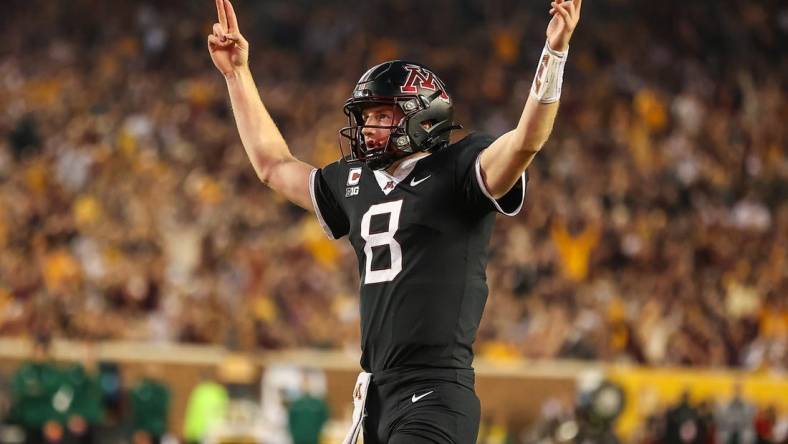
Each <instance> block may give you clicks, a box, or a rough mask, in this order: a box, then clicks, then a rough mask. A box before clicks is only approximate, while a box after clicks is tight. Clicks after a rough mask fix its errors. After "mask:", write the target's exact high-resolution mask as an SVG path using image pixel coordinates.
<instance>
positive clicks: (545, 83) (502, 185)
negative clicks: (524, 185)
mask: <svg viewBox="0 0 788 444" xmlns="http://www.w3.org/2000/svg"><path fill="white" fill-rule="evenodd" d="M582 4H583V0H566V1H563V0H557V2H552V3H550V6H551V9H550V14H551V15H552V16H553V18H552V19H551V20H550V23H549V24H548V25H547V42H546V44H545V48H544V50H543V51H542V56H541V57H540V59H539V65H538V66H537V71H536V75H535V77H534V82H533V85H532V86H531V93H530V94H529V96H528V100H527V101H526V102H525V109H523V114H522V115H521V116H520V121H519V122H518V124H517V128H515V129H513V130H511V131H509V132H508V133H506V134H504V135H502V136H501V137H499V138H498V139H497V140H496V141H495V142H493V143H492V144H491V145H490V147H489V148H487V149H486V150H484V151H483V152H482V154H481V160H480V163H481V171H482V176H483V178H484V182H485V184H486V185H487V190H488V191H489V192H490V194H491V195H492V196H493V197H495V198H499V197H501V196H503V195H504V194H506V192H507V191H509V189H511V188H512V186H513V185H514V184H515V182H516V181H517V180H518V179H519V178H520V175H522V173H523V171H525V169H526V168H527V167H528V165H529V164H530V163H531V161H532V160H533V158H534V156H535V155H536V153H538V152H539V150H540V149H541V148H542V145H544V143H545V142H546V141H547V138H548V137H549V136H550V132H551V131H552V129H553V122H554V121H555V115H556V113H557V112H558V100H559V98H560V96H561V82H562V80H563V74H564V72H563V71H564V63H565V62H566V56H567V53H568V50H569V40H570V39H571V37H572V32H573V31H574V30H575V27H576V26H577V23H578V21H579V20H580V8H581V6H582Z"/></svg>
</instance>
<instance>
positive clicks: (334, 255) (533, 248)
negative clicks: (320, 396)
mask: <svg viewBox="0 0 788 444" xmlns="http://www.w3.org/2000/svg"><path fill="white" fill-rule="evenodd" d="M726 3H728V6H727V7H724V8H723V7H720V8H711V9H710V8H708V7H705V6H704V4H703V3H702V2H700V3H698V2H689V3H687V2H678V1H665V2H634V3H633V2H626V1H621V0H610V1H605V2H602V1H599V2H594V4H592V5H589V7H588V8H586V9H587V11H585V12H584V14H586V17H587V18H586V19H585V20H584V23H583V24H582V26H581V29H579V31H578V35H577V37H576V39H575V40H574V41H573V46H572V48H571V49H570V56H569V63H568V65H567V72H566V77H565V82H564V92H563V101H562V105H561V110H560V112H559V117H558V120H557V125H556V128H555V129H554V132H553V135H552V137H551V139H550V141H549V142H548V143H547V145H546V146H545V147H544V149H543V150H542V152H541V153H540V154H539V155H538V156H537V159H536V160H535V162H534V164H533V165H532V166H531V167H530V168H529V171H530V182H529V190H528V193H527V196H526V205H525V209H524V211H523V212H522V213H521V214H520V215H519V216H517V217H515V218H499V220H498V223H497V225H496V232H495V234H494V237H493V241H492V248H491V259H490V263H489V267H488V282H489V285H490V296H489V300H488V304H487V308H486V313H485V316H484V319H483V321H482V325H481V326H480V330H479V336H478V341H477V347H478V353H479V354H480V355H481V356H485V357H490V358H495V359H503V360H506V359H510V358H516V357H521V356H524V357H528V358H556V357H558V358H574V359H598V360H606V361H630V362H638V363H645V364H652V365H690V366H729V367H740V368H748V369H772V370H778V371H779V370H785V369H786V367H788V203H786V198H785V197H786V195H788V159H787V158H786V154H785V153H786V151H785V145H786V129H785V124H784V120H783V118H780V117H779V116H786V115H788V106H787V105H788V102H787V101H786V100H785V86H786V85H785V79H786V78H788V76H787V70H788V65H786V61H787V60H788V59H786V58H785V57H784V48H785V46H784V45H785V41H786V39H785V37H786V32H788V9H786V7H785V5H782V6H780V3H778V2H777V1H776V0H767V1H765V2H746V1H743V0H731V1H730V2H726ZM211 8H212V5H211V4H210V2H208V4H206V2H202V1H200V2H198V1H185V0H183V1H181V0H178V1H170V2H166V3H162V2H150V3H137V2H112V3H110V2H96V1H91V0H74V1H71V2H68V4H67V3H66V2H49V1H43V0H36V1H26V2H22V1H20V0H12V1H11V2H10V8H7V11H9V12H8V13H4V14H3V16H2V17H0V24H2V25H3V29H5V30H6V32H5V33H4V38H3V41H2V44H0V45H2V46H0V103H2V107H0V135H2V137H0V335H26V334H29V333H30V332H33V331H35V332H41V331H45V332H47V334H52V335H56V336H60V337H69V338H91V339H139V340H150V341H179V342H193V343H225V344H227V343H233V345H234V346H237V347H241V348H244V349H247V350H251V349H255V348H257V349H277V348H285V347H324V348H325V347H330V348H346V349H348V350H350V351H353V352H356V350H357V348H358V336H359V332H358V329H359V326H358V305H357V300H356V297H357V296H356V290H357V285H358V282H357V279H358V278H357V271H356V264H355V257H353V255H352V252H351V250H350V249H349V248H347V247H346V246H345V245H344V243H343V242H336V243H334V242H331V241H329V240H328V239H326V238H325V237H324V235H323V233H322V231H321V229H320V227H319V225H318V224H317V221H316V220H315V218H314V216H312V215H310V214H307V213H306V212H304V211H302V210H300V209H298V208H296V207H294V206H292V205H290V204H288V203H287V202H285V201H283V200H282V198H280V197H279V196H277V195H275V194H273V193H271V192H270V191H269V190H268V189H266V188H265V187H264V186H263V185H262V184H261V183H260V182H259V181H258V180H257V178H256V177H255V175H254V172H253V170H252V168H251V166H250V164H249V162H248V160H247V159H246V155H245V153H244V151H243V148H242V147H241V145H240V141H239V138H238V135H237V132H236V129H235V126H234V123H233V120H232V114H231V110H230V109H229V108H228V106H229V105H228V99H227V96H226V90H225V87H224V84H223V82H222V79H221V78H220V77H219V76H217V75H216V73H215V71H214V69H213V68H212V66H211V63H210V58H209V57H208V54H207V49H206V44H205V36H206V35H207V34H208V33H209V29H210V25H211V23H212V20H213V17H212V13H213V11H212V9H211ZM238 9H239V10H240V11H242V12H243V13H242V14H241V17H240V19H241V26H242V29H244V30H245V34H246V37H247V38H248V40H249V41H250V42H251V45H252V54H251V60H252V65H253V72H254V73H255V75H256V77H257V81H258V85H259V88H260V91H261V94H262V96H263V99H264V100H265V102H266V104H267V106H268V108H269V110H270V111H271V113H272V115H273V116H274V119H275V120H276V121H277V123H278V124H279V127H280V129H281V130H282V132H283V134H284V135H285V138H286V139H287V140H288V141H289V143H290V147H291V150H292V151H293V152H294V153H295V155H296V156H298V157H300V158H303V159H305V160H307V161H310V162H312V163H313V164H316V165H323V164H326V163H328V162H330V161H333V160H334V159H336V158H337V157H338V156H339V150H338V147H337V139H338V135H337V130H338V129H339V128H340V127H341V126H343V125H344V124H345V117H344V115H343V114H342V112H341V106H342V104H343V102H344V100H345V99H346V98H347V96H348V94H349V92H350V90H351V88H352V85H353V84H354V82H355V81H356V79H357V78H358V76H359V75H360V74H361V73H362V72H363V71H364V69H365V67H367V66H370V65H372V64H374V63H376V62H379V61H381V60H384V59H391V58H406V59H414V60H419V61H422V62H424V63H426V64H428V65H430V66H431V67H432V68H433V69H434V70H435V71H436V72H437V73H439V74H440V75H441V76H442V77H443V78H444V79H445V80H446V83H447V85H448V88H449V91H450V92H452V93H453V95H454V99H455V101H456V118H457V120H458V121H459V122H461V123H463V124H464V125H465V127H466V128H467V129H469V130H478V131H483V132H488V133H491V134H493V135H498V134H501V133H502V132H504V131H506V130H507V129H508V128H509V127H510V126H511V125H513V124H514V123H515V122H516V119H517V116H518V115H519V112H520V110H521V108H522V104H523V102H524V100H525V98H526V95H527V94H528V88H529V87H530V85H531V80H532V76H533V71H534V67H535V64H536V59H537V57H538V54H539V51H540V50H541V47H542V46H541V45H542V42H543V39H544V35H543V34H542V32H543V30H544V28H545V26H544V24H545V21H546V20H547V9H548V6H547V4H544V5H541V4H539V5H537V4H536V2H527V3H525V2H514V1H508V0H500V1H496V2H482V1H473V0H464V1H461V2H450V1H436V2H417V1H415V0H407V1H404V0H397V1H380V2H366V3H363V4H361V5H354V6H353V7H352V8H350V7H349V6H347V5H345V4H344V3H342V2H338V1H333V0H332V1H321V2H306V1H303V2H291V1H273V2H241V3H240V4H239V5H238ZM411 17H432V18H433V19H434V20H436V25H434V26H425V25H424V23H423V22H422V21H420V20H412V19H410V18H411ZM633 24H634V25H633ZM461 135H462V133H458V134H457V135H456V136H457V137H460V136H461Z"/></svg>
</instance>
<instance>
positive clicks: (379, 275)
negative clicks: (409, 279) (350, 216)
mask: <svg viewBox="0 0 788 444" xmlns="http://www.w3.org/2000/svg"><path fill="white" fill-rule="evenodd" d="M401 210H402V200H397V201H394V202H386V203H382V204H377V205H372V206H371V207H369V210H367V212H366V213H364V217H362V218H361V237H362V238H364V240H365V241H366V243H365V244H364V256H366V259H367V260H366V267H365V271H364V284H376V283H378V282H388V281H391V280H392V279H394V278H395V277H396V276H397V275H398V274H399V272H400V271H402V248H400V245H399V242H397V241H396V240H394V233H396V232H397V229H398V228H399V215H400V211H401ZM379 214H388V215H389V226H388V230H386V231H383V232H381V233H374V234H370V233H369V223H370V220H371V219H372V216H376V215H379ZM383 245H388V247H389V254H391V266H390V267H389V268H386V269H383V270H372V247H380V246H383Z"/></svg>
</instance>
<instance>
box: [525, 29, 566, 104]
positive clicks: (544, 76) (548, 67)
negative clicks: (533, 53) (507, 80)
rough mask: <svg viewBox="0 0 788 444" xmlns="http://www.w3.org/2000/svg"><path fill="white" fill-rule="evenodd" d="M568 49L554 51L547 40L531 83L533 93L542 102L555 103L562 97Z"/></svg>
mask: <svg viewBox="0 0 788 444" xmlns="http://www.w3.org/2000/svg"><path fill="white" fill-rule="evenodd" d="M568 54H569V50H567V51H554V50H552V49H550V46H549V45H548V44H547V43H546V42H545V45H544V49H542V55H541V57H539V66H537V67H536V75H535V76H534V82H533V84H532V85H531V95H532V96H534V98H535V99H536V100H538V101H539V102H540V103H553V102H557V101H558V99H560V98H561V85H562V84H563V82H564V65H565V64H566V56H567V55H568Z"/></svg>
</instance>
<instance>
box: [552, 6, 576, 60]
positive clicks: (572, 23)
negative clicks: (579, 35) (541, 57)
mask: <svg viewBox="0 0 788 444" xmlns="http://www.w3.org/2000/svg"><path fill="white" fill-rule="evenodd" d="M582 6H583V0H565V1H564V0H554V1H552V2H551V3H550V15H552V16H553V18H552V19H551V20H550V23H549V24H548V25H547V43H548V44H549V45H550V48H551V49H553V50H555V51H566V50H567V49H569V40H570V39H571V38H572V33H573V32H574V31H575V28H576V27H577V22H578V21H579V20H580V8H581V7H582Z"/></svg>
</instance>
